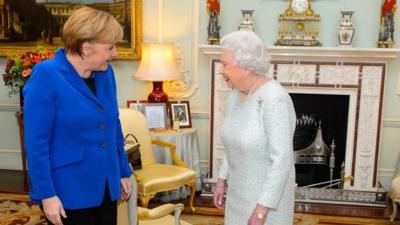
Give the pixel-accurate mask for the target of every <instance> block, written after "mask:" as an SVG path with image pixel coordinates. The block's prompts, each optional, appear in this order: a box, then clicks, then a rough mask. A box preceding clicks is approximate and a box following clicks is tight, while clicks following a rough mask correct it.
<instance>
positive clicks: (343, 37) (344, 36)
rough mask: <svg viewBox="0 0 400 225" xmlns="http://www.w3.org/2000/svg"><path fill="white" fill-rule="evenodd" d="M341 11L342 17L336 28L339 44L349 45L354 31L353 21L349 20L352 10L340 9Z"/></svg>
mask: <svg viewBox="0 0 400 225" xmlns="http://www.w3.org/2000/svg"><path fill="white" fill-rule="evenodd" d="M341 13H342V19H341V23H340V26H339V27H338V29H337V33H338V38H339V46H341V47H351V43H352V42H353V37H354V32H355V30H356V29H355V28H354V26H353V22H352V21H351V17H352V16H353V13H354V11H341Z"/></svg>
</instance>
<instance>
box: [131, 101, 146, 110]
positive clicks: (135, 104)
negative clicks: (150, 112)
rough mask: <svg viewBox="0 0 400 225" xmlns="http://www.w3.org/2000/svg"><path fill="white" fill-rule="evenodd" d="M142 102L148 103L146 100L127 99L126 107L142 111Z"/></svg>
mask: <svg viewBox="0 0 400 225" xmlns="http://www.w3.org/2000/svg"><path fill="white" fill-rule="evenodd" d="M144 103H148V102H147V100H127V101H126V107H127V108H129V109H135V110H137V111H140V112H142V111H143V104H144Z"/></svg>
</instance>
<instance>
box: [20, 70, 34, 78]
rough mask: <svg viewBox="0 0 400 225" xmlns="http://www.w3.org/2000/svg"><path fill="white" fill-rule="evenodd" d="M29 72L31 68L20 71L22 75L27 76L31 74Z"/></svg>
mask: <svg viewBox="0 0 400 225" xmlns="http://www.w3.org/2000/svg"><path fill="white" fill-rule="evenodd" d="M31 73H32V69H26V70H24V71H22V73H21V75H22V76H23V77H27V76H29V75H31Z"/></svg>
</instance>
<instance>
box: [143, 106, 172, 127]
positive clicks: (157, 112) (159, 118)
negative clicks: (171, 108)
mask: <svg viewBox="0 0 400 225" xmlns="http://www.w3.org/2000/svg"><path fill="white" fill-rule="evenodd" d="M142 113H143V114H144V115H145V117H146V121H147V126H148V127H149V129H150V130H156V129H168V116H167V106H166V104H165V103H143V105H142Z"/></svg>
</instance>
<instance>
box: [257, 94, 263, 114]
mask: <svg viewBox="0 0 400 225" xmlns="http://www.w3.org/2000/svg"><path fill="white" fill-rule="evenodd" d="M262 103H263V100H262V99H261V97H260V96H258V97H257V108H256V109H257V111H260V109H261V105H262Z"/></svg>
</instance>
